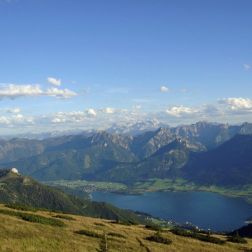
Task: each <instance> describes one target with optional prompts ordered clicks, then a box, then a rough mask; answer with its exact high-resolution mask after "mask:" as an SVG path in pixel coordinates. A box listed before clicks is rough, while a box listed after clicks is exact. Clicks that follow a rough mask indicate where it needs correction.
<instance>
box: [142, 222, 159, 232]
mask: <svg viewBox="0 0 252 252" xmlns="http://www.w3.org/2000/svg"><path fill="white" fill-rule="evenodd" d="M145 228H147V229H150V230H154V231H160V230H161V228H160V226H158V225H155V224H147V225H145Z"/></svg>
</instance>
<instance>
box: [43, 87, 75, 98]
mask: <svg viewBox="0 0 252 252" xmlns="http://www.w3.org/2000/svg"><path fill="white" fill-rule="evenodd" d="M44 95H46V96H54V97H58V98H71V97H73V96H76V95H77V94H76V93H75V92H73V91H71V90H69V89H67V88H65V89H59V88H48V89H47V90H46V91H45V92H44Z"/></svg>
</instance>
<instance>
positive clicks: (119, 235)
mask: <svg viewBox="0 0 252 252" xmlns="http://www.w3.org/2000/svg"><path fill="white" fill-rule="evenodd" d="M108 235H109V236H114V237H118V238H126V236H124V235H122V234H119V233H115V232H109V233H108Z"/></svg>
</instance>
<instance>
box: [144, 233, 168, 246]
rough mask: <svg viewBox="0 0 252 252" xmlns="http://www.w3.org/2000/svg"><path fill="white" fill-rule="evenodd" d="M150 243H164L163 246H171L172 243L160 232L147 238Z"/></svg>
mask: <svg viewBox="0 0 252 252" xmlns="http://www.w3.org/2000/svg"><path fill="white" fill-rule="evenodd" d="M145 239H146V240H148V241H153V242H158V243H163V244H171V243H172V241H171V240H170V239H168V238H165V237H163V236H161V234H160V232H156V233H155V234H154V235H151V236H148V237H146V238H145Z"/></svg>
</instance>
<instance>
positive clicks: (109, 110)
mask: <svg viewBox="0 0 252 252" xmlns="http://www.w3.org/2000/svg"><path fill="white" fill-rule="evenodd" d="M102 111H103V112H104V113H106V114H113V113H115V109H113V108H109V107H108V108H105V109H103V110H102Z"/></svg>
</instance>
